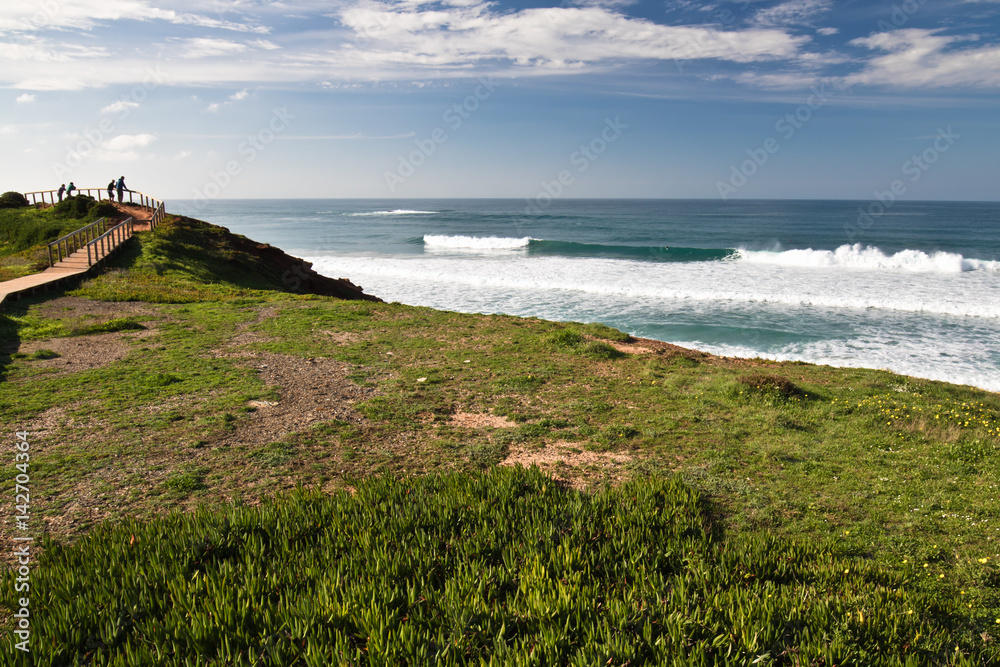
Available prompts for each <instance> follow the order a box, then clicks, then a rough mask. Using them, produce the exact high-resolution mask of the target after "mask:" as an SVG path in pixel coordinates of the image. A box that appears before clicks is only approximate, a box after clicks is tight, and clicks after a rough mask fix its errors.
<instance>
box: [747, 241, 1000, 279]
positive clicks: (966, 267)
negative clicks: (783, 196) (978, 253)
mask: <svg viewBox="0 0 1000 667" xmlns="http://www.w3.org/2000/svg"><path fill="white" fill-rule="evenodd" d="M738 253H739V260H741V261H744V262H749V263H751V264H773V265H777V266H793V267H800V268H824V267H828V268H836V267H844V268H851V269H860V270H869V271H876V270H882V269H891V270H902V271H912V272H914V273H963V272H965V271H1000V262H997V261H990V260H980V259H967V258H965V257H963V256H962V255H960V254H958V253H952V252H934V253H929V254H928V253H926V252H923V251H922V250H901V251H899V252H897V253H895V254H893V255H887V254H885V253H884V252H882V250H880V249H879V248H873V247H871V246H865V247H862V246H861V244H860V243H855V244H854V245H842V246H840V247H839V248H837V249H836V250H813V249H812V248H807V249H804V250H784V251H781V252H768V251H760V250H744V249H740V250H739V251H738Z"/></svg>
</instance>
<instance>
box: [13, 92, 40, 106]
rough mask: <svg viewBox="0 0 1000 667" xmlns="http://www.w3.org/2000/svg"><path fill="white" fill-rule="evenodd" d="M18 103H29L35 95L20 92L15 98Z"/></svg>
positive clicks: (33, 99)
mask: <svg viewBox="0 0 1000 667" xmlns="http://www.w3.org/2000/svg"><path fill="white" fill-rule="evenodd" d="M15 101H16V102H17V103H18V104H31V103H32V102H34V101H35V96H34V95H32V94H30V93H22V94H20V95H18V96H17V99H16V100H15Z"/></svg>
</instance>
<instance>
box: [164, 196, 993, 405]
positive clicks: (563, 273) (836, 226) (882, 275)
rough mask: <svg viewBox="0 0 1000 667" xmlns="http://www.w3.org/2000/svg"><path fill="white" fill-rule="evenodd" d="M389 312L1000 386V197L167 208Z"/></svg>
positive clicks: (283, 202)
mask: <svg viewBox="0 0 1000 667" xmlns="http://www.w3.org/2000/svg"><path fill="white" fill-rule="evenodd" d="M167 210H168V212H170V213H180V214H184V215H189V216H191V217H195V218H199V219H202V220H206V221H208V222H211V223H214V224H218V225H223V226H225V227H228V228H229V229H230V230H232V231H233V232H236V233H239V234H244V235H245V236H248V237H250V238H252V239H254V240H257V241H263V242H266V243H270V244H272V245H275V246H277V247H279V248H281V249H283V250H285V251H286V252H288V253H290V254H293V255H297V256H299V257H303V258H305V259H307V260H309V261H311V262H313V265H314V268H315V269H316V270H317V271H319V272H320V273H323V274H325V275H329V276H332V277H335V278H348V279H350V280H351V281H352V282H354V283H355V284H358V285H361V286H362V287H364V289H365V291H366V292H368V293H370V294H375V295H377V296H379V297H381V298H382V299H385V300H386V301H399V302H402V303H406V304H412V305H421V306H430V307H433V308H438V309H443V310H453V311H460V312H473V313H507V314H511V315H522V316H535V317H541V318H545V319H550V320H562V321H577V322H603V323H604V324H607V325H609V326H612V327H615V328H618V329H621V330H622V331H626V332H628V333H630V334H632V335H635V336H642V337H646V338H655V339H658V340H664V341H668V342H671V343H676V344H678V345H683V346H685V347H691V348H696V349H699V350H704V351H706V352H712V353H715V354H721V355H729V356H740V357H764V358H768V359H777V360H801V361H807V362H812V363H817V364H829V365H833V366H854V367H866V368H884V369H889V370H892V371H894V372H897V373H903V374H906V375H912V376H916V377H922V378H929V379H934V380H944V381H947V382H953V383H957V384H968V385H973V386H977V387H981V388H983V389H988V390H991V391H1000V203H996V202H911V201H886V202H880V201H877V200H873V201H870V202H864V201H854V202H852V201H797V200H780V201H764V200H742V201H721V200H589V199H588V200H561V199H556V200H549V201H539V200H538V199H534V200H531V201H530V202H526V201H524V200H513V199H502V200H482V199H440V200H435V199H419V200H362V199H356V200H344V199H266V200H263V199H255V200H211V201H204V200H202V201H197V202H196V201H179V200H175V201H168V202H167Z"/></svg>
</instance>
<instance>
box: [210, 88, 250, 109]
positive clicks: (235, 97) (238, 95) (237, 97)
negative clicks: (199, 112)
mask: <svg viewBox="0 0 1000 667" xmlns="http://www.w3.org/2000/svg"><path fill="white" fill-rule="evenodd" d="M248 97H250V93H249V92H248V91H247V89H246V88H244V89H243V90H238V91H236V92H235V93H233V94H232V95H230V96H229V98H228V100H227V101H225V102H212V103H211V104H209V105H208V107H206V109H205V110H206V111H208V112H211V113H216V112H217V111H219V110H220V109H222V108H224V107H228V106H229V105H231V104H232V103H233V102H241V101H243V100H245V99H246V98H248Z"/></svg>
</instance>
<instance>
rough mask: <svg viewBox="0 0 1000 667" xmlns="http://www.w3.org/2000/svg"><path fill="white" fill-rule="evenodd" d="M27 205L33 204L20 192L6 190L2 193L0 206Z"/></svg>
mask: <svg viewBox="0 0 1000 667" xmlns="http://www.w3.org/2000/svg"><path fill="white" fill-rule="evenodd" d="M25 206H31V204H30V203H28V199H27V198H26V197H25V196H24V195H22V194H21V193H20V192H5V193H3V194H2V195H0V208H24V207H25Z"/></svg>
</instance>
